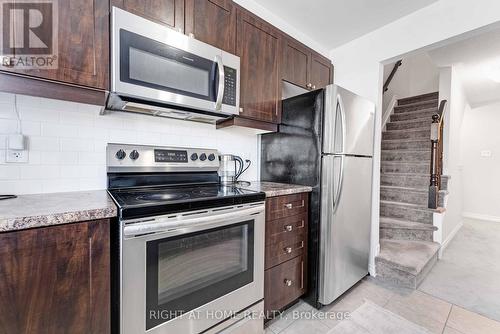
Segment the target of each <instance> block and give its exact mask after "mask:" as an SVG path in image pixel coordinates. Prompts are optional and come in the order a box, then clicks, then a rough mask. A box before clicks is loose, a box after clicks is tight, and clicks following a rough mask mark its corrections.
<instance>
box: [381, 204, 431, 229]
mask: <svg viewBox="0 0 500 334" xmlns="http://www.w3.org/2000/svg"><path fill="white" fill-rule="evenodd" d="M380 215H381V216H384V217H389V218H395V219H401V220H408V221H412V222H417V223H423V224H432V223H433V213H432V211H427V210H418V209H413V208H408V207H405V206H398V205H391V204H384V203H381V204H380Z"/></svg>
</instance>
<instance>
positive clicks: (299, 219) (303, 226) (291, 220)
mask: <svg viewBox="0 0 500 334" xmlns="http://www.w3.org/2000/svg"><path fill="white" fill-rule="evenodd" d="M304 231H307V213H302V214H300V215H297V216H292V217H286V218H282V219H277V220H271V221H267V222H266V245H269V244H273V243H275V242H276V241H277V240H282V239H285V238H288V237H290V236H294V235H297V234H300V233H304Z"/></svg>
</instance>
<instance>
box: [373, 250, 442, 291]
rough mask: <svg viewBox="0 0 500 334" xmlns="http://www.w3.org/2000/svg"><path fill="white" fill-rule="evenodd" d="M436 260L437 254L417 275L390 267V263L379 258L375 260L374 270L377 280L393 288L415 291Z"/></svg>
mask: <svg viewBox="0 0 500 334" xmlns="http://www.w3.org/2000/svg"><path fill="white" fill-rule="evenodd" d="M437 260H438V254H437V253H436V254H434V256H433V257H432V258H431V259H430V260H429V262H427V264H426V265H425V267H424V268H423V269H422V270H421V271H420V273H418V275H412V274H410V273H407V272H405V271H402V270H399V269H396V268H394V267H393V266H391V264H390V263H386V262H385V261H381V260H380V259H379V258H375V268H376V271H377V279H378V280H380V281H382V282H386V283H389V284H392V285H395V286H399V287H403V288H410V289H416V288H418V286H419V285H420V283H422V281H423V280H424V278H425V277H426V276H427V274H429V272H430V271H431V269H432V268H433V267H434V265H435V264H436V262H437Z"/></svg>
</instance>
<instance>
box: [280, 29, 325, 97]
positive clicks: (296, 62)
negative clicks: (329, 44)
mask: <svg viewBox="0 0 500 334" xmlns="http://www.w3.org/2000/svg"><path fill="white" fill-rule="evenodd" d="M282 55H283V60H282V74H283V76H282V79H283V80H285V81H288V82H290V83H292V84H294V85H297V86H299V87H302V88H305V89H309V90H314V89H319V88H324V87H325V86H327V85H328V84H330V83H333V72H332V69H333V67H332V64H331V62H330V61H329V60H328V59H327V58H325V57H323V56H321V55H319V54H318V53H316V52H314V51H313V50H311V49H309V48H308V47H307V46H305V45H303V44H301V43H299V42H297V41H295V40H293V39H292V38H290V37H287V38H285V39H284V43H283V54H282Z"/></svg>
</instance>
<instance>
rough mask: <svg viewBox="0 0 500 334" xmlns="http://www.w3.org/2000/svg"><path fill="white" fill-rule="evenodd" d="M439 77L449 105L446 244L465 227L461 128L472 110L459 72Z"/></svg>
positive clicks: (445, 162)
mask: <svg viewBox="0 0 500 334" xmlns="http://www.w3.org/2000/svg"><path fill="white" fill-rule="evenodd" d="M440 73H441V74H440V82H439V99H440V100H447V101H448V103H447V106H446V109H445V111H444V113H443V114H444V133H443V136H444V138H443V174H444V175H448V176H450V181H449V182H448V191H449V195H448V201H447V203H446V213H445V215H444V220H443V224H442V229H443V231H442V238H443V239H442V241H446V240H447V239H448V237H450V236H452V235H453V234H452V233H453V231H455V229H457V228H459V226H460V225H461V224H462V212H463V184H462V183H463V178H462V154H461V146H462V140H461V139H462V124H463V118H464V114H465V112H466V111H467V110H470V106H469V103H468V101H467V98H466V94H465V90H464V88H463V84H462V81H461V79H460V76H459V75H458V73H457V71H456V69H455V68H453V67H446V68H442V69H441V71H440Z"/></svg>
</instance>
